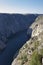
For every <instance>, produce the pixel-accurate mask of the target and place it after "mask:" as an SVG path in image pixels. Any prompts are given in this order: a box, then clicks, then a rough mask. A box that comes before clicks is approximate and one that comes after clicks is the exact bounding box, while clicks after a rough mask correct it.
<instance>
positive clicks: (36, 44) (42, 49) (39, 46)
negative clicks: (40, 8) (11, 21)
mask: <svg viewBox="0 0 43 65" xmlns="http://www.w3.org/2000/svg"><path fill="white" fill-rule="evenodd" d="M30 28H32V35H31V38H30V40H29V41H27V42H26V43H25V44H24V45H23V47H22V48H21V49H20V50H19V52H18V53H16V55H17V56H16V57H15V56H14V58H13V59H14V60H13V62H12V64H11V65H32V64H31V63H33V62H34V65H35V62H36V65H38V63H37V59H38V62H39V63H40V65H43V16H38V17H37V18H36V20H35V22H34V23H33V24H32V25H31V26H30ZM27 34H29V30H27ZM36 53H37V55H39V58H40V60H39V58H38V56H36V57H35V56H34V55H33V54H36ZM36 58H37V59H36ZM33 59H34V60H33Z"/></svg>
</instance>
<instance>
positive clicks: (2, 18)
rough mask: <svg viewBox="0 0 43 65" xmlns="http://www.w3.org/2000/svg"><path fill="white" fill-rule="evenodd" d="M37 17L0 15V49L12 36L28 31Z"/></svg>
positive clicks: (33, 15)
mask: <svg viewBox="0 0 43 65" xmlns="http://www.w3.org/2000/svg"><path fill="white" fill-rule="evenodd" d="M37 16H38V15H36V14H27V15H22V14H4V13H3V14H1V13H0V49H3V48H5V47H6V45H5V42H6V41H7V40H8V37H10V36H11V35H12V34H15V33H17V32H19V31H23V30H25V29H28V27H29V26H30V25H31V24H32V23H33V22H34V20H35V19H36V17H37Z"/></svg>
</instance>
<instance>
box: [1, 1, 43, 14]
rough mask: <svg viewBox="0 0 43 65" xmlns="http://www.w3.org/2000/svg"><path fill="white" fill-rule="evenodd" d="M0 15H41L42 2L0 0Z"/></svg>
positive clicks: (42, 11) (42, 10) (42, 9)
mask: <svg viewBox="0 0 43 65" xmlns="http://www.w3.org/2000/svg"><path fill="white" fill-rule="evenodd" d="M0 13H39V14H40V13H42V14H43V0H0Z"/></svg>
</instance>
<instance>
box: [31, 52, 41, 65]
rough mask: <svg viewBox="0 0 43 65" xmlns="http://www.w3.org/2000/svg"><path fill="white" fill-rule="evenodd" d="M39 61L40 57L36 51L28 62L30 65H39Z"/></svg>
mask: <svg viewBox="0 0 43 65" xmlns="http://www.w3.org/2000/svg"><path fill="white" fill-rule="evenodd" d="M40 59H41V56H40V55H39V54H38V52H37V51H34V52H33V54H32V58H31V61H30V65H41V62H40Z"/></svg>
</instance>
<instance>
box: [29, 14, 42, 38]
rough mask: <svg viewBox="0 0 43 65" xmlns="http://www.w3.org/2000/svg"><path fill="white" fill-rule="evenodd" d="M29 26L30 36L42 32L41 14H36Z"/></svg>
mask: <svg viewBox="0 0 43 65" xmlns="http://www.w3.org/2000/svg"><path fill="white" fill-rule="evenodd" d="M30 28H31V29H32V37H34V36H38V35H39V34H40V33H41V32H43V15H40V16H38V17H37V18H36V20H35V22H34V23H33V24H32V25H31V26H30Z"/></svg>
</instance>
